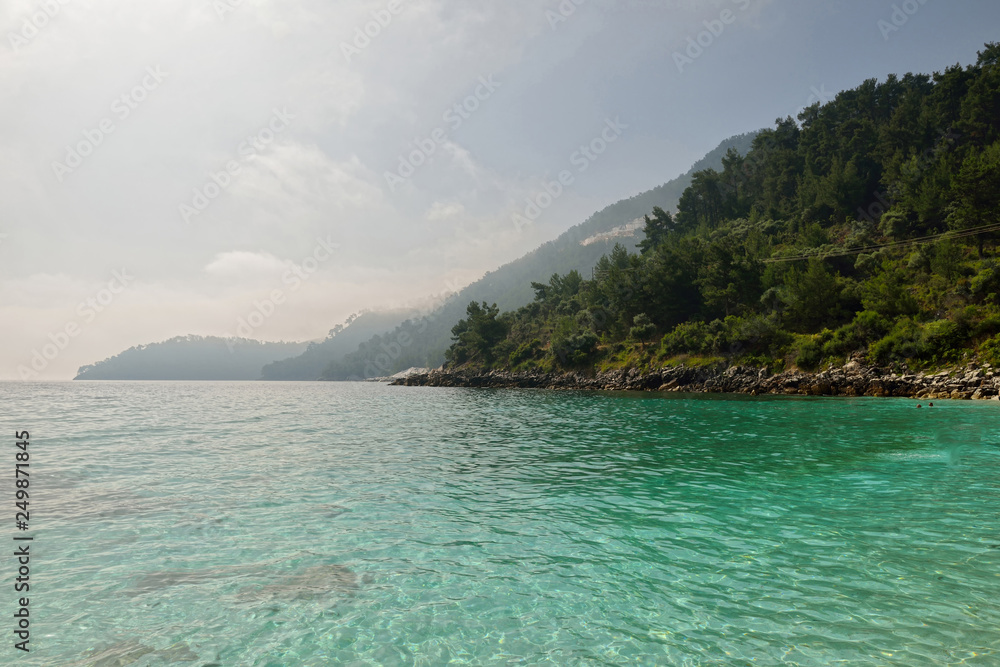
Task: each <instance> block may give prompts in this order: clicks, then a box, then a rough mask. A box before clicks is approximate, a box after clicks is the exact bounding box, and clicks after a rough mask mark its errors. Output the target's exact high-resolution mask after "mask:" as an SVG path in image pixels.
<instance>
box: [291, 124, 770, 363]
mask: <svg viewBox="0 0 1000 667" xmlns="http://www.w3.org/2000/svg"><path fill="white" fill-rule="evenodd" d="M754 136H755V133H748V134H741V135H737V136H734V137H730V138H729V139H726V140H725V141H723V142H722V143H721V144H719V146H718V147H716V148H715V149H714V150H712V152H710V153H709V154H708V155H706V156H705V157H703V158H702V159H701V160H699V161H698V162H697V163H696V164H695V165H694V166H693V167H692V168H691V169H690V170H689V171H688V172H687V173H686V174H683V175H681V176H679V177H677V178H675V179H673V180H671V181H669V182H668V183H664V184H663V185H660V186H658V187H656V188H653V189H652V190H648V191H646V192H643V193H640V194H637V195H635V196H633V197H630V198H628V199H623V200H621V201H618V202H616V203H614V204H611V205H610V206H607V207H605V208H604V209H602V210H600V211H598V212H597V213H594V214H593V215H592V216H590V218H588V219H587V220H586V221H584V222H583V223H581V224H579V225H576V226H574V227H572V228H571V229H569V230H567V231H566V232H564V233H563V234H562V235H560V236H559V237H558V238H557V239H555V240H553V241H550V242H548V243H545V244H543V245H542V246H540V247H539V248H537V249H536V250H533V251H532V252H530V253H528V254H527V255H525V256H524V257H521V258H520V259H517V260H515V261H513V262H511V263H509V264H505V265H504V266H502V267H500V268H499V269H497V270H496V271H492V272H490V273H488V274H486V275H485V276H484V277H483V278H482V279H480V280H478V281H476V282H475V283H473V284H471V285H469V286H468V287H466V288H465V289H463V290H461V292H459V293H458V294H457V295H456V296H454V297H453V298H451V299H449V300H448V301H447V302H445V303H444V304H442V305H441V307H439V308H437V309H436V310H434V311H433V312H432V313H430V314H429V315H428V316H426V317H423V318H414V319H413V320H411V321H408V322H405V323H403V324H402V325H400V326H399V327H397V328H396V329H395V330H393V331H388V332H387V333H384V334H382V335H380V336H373V337H371V338H370V339H369V340H367V341H366V342H365V343H363V344H362V345H360V346H359V347H358V348H357V349H356V350H354V351H353V352H352V353H351V354H348V355H346V356H344V357H343V358H342V359H333V358H331V359H329V362H328V363H327V364H324V365H323V366H321V367H319V370H322V371H323V374H322V377H323V378H324V379H329V380H344V379H352V378H362V377H376V376H385V375H391V374H393V373H396V372H398V371H401V370H405V369H407V368H410V367H412V366H422V367H437V366H439V365H441V363H442V362H443V361H444V352H445V350H446V349H447V348H448V346H449V345H450V344H451V328H452V326H454V324H455V322H457V321H458V320H459V319H460V318H461V317H462V316H463V315H464V314H465V304H467V303H468V302H469V301H470V300H472V301H489V302H491V303H493V302H495V303H497V304H499V305H500V307H501V308H507V309H510V308H518V307H520V306H522V305H524V304H526V303H529V302H530V301H531V299H532V298H533V292H532V290H531V287H530V285H531V282H532V281H536V280H545V279H547V277H548V276H549V275H551V274H552V272H554V271H555V272H568V271H573V270H576V271H587V272H588V273H589V270H590V268H591V267H593V266H594V264H595V263H596V262H597V261H598V259H600V257H601V256H603V255H604V254H606V253H608V252H609V251H610V250H611V248H613V247H614V244H615V243H616V242H617V241H621V242H623V243H624V244H625V245H626V246H627V247H634V246H635V243H636V242H637V241H638V240H639V238H638V237H635V238H628V237H626V238H620V239H604V240H596V241H595V242H593V243H589V244H587V245H582V242H583V241H585V240H587V239H590V238H591V237H593V236H594V235H596V234H599V233H602V232H609V231H611V230H613V229H615V228H616V227H620V226H622V225H626V224H627V223H629V222H632V221H633V220H636V219H638V218H641V217H642V216H643V214H645V213H647V212H649V211H650V210H651V209H652V208H653V207H654V206H659V207H662V208H665V209H668V210H673V209H674V208H675V207H676V206H677V202H678V201H679V199H680V196H681V194H682V193H683V192H684V190H685V189H686V188H687V187H688V186H689V185H690V184H691V179H692V178H693V176H694V174H695V173H696V172H698V171H700V170H703V169H707V168H709V167H721V165H722V158H723V157H724V156H725V155H726V153H727V152H728V151H729V150H735V151H737V152H739V153H740V154H745V153H746V152H747V151H748V150H749V149H750V145H751V143H752V142H753V139H754ZM306 368H309V369H310V370H312V369H313V368H314V367H313V366H309V365H307V364H303V369H304V370H305V369H306Z"/></svg>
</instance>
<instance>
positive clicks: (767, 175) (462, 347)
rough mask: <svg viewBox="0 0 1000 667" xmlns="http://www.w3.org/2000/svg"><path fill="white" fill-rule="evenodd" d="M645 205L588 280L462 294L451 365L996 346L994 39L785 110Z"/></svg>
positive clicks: (785, 360)
mask: <svg viewBox="0 0 1000 667" xmlns="http://www.w3.org/2000/svg"><path fill="white" fill-rule="evenodd" d="M650 210H651V213H650V215H649V216H648V217H647V218H646V225H645V239H644V240H643V242H642V243H641V244H640V245H639V247H638V248H637V251H636V252H629V250H628V249H627V248H625V247H622V246H619V247H616V248H615V249H614V250H613V251H612V252H611V253H610V254H608V255H607V256H605V257H602V258H601V259H600V260H599V261H598V262H597V265H596V268H595V272H594V278H593V279H586V278H587V277H588V275H587V273H581V272H576V271H573V272H568V273H566V274H564V275H553V276H552V277H551V279H549V280H548V282H545V283H542V282H533V283H532V284H531V287H532V288H533V290H534V292H535V298H534V301H533V302H532V303H530V304H528V305H527V306H524V307H521V308H519V309H517V310H516V311H512V312H503V313H501V310H502V308H501V307H500V306H498V305H496V304H493V305H488V303H484V302H482V301H488V300H479V299H477V300H475V302H473V303H471V304H469V305H468V306H467V309H466V316H465V319H463V320H461V321H460V322H459V323H458V324H457V325H456V326H455V327H454V329H453V330H452V333H453V340H454V344H453V345H452V347H451V348H450V349H449V351H448V359H449V363H450V365H452V366H455V367H458V366H462V365H467V366H474V367H481V368H509V369H516V370H531V369H541V370H552V369H558V368H565V369H570V368H573V369H587V368H591V369H593V368H608V367H615V366H618V367H621V366H635V367H648V366H650V365H669V364H677V363H681V362H685V363H688V364H690V363H705V364H708V363H713V364H714V363H736V362H740V363H742V362H746V363H752V364H756V365H768V366H771V367H784V366H788V365H795V366H798V367H800V368H803V369H813V368H816V367H818V366H820V365H822V364H826V363H834V362H838V363H839V362H843V361H845V360H846V359H847V358H848V357H851V356H860V355H864V356H865V357H866V358H867V359H868V360H869V361H870V362H872V363H877V364H882V365H888V364H900V365H903V364H905V365H909V366H911V367H912V366H933V365H946V364H950V363H955V362H959V361H962V360H968V359H972V358H976V359H978V360H980V361H983V362H989V363H993V364H996V363H1000V335H998V334H1000V307H998V302H997V295H998V293H1000V261H998V257H997V250H996V241H997V235H998V234H1000V46H998V45H996V44H988V45H987V46H986V48H985V49H984V50H983V51H982V52H981V53H980V54H979V59H978V61H977V63H976V64H975V65H972V66H969V67H965V68H963V67H961V66H958V65H956V66H953V67H951V68H948V69H946V70H945V71H943V72H940V73H936V74H934V75H923V74H907V75H906V76H903V77H896V76H891V77H889V78H888V79H887V80H886V81H884V82H882V83H879V82H878V81H876V80H869V81H865V82H864V83H863V84H862V85H861V86H859V87H857V88H856V89H854V90H849V91H845V92H842V93H840V94H839V95H838V96H837V97H836V99H835V100H834V101H832V102H830V103H828V104H826V105H822V106H821V105H819V104H817V105H814V106H812V107H810V108H808V109H805V110H804V111H803V112H802V113H801V114H800V115H799V116H798V119H797V120H796V119H793V118H785V119H779V120H778V121H777V122H776V125H775V127H774V128H773V129H770V130H766V131H764V132H761V133H760V134H758V135H757V137H756V138H755V139H754V141H753V147H752V150H751V151H750V152H749V153H748V154H747V155H745V156H743V155H740V154H739V153H738V152H736V151H732V152H729V153H728V154H727V155H726V156H725V158H724V159H723V160H722V165H721V168H720V169H718V170H715V169H706V170H703V171H699V172H698V173H696V174H694V175H693V178H692V181H691V185H690V186H689V187H688V188H687V189H686V190H685V191H684V193H683V195H682V196H681V197H680V202H679V204H678V208H677V212H676V214H673V215H672V214H671V213H670V212H669V211H668V210H664V209H663V208H662V207H661V208H656V209H652V208H651V209H650Z"/></svg>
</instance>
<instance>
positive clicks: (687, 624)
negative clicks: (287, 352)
mask: <svg viewBox="0 0 1000 667" xmlns="http://www.w3.org/2000/svg"><path fill="white" fill-rule="evenodd" d="M918 403H920V404H921V405H922V407H920V408H918V407H917V405H918ZM0 405H2V408H3V409H2V411H0V421H2V422H3V426H4V429H3V431H4V433H3V436H2V439H0V443H2V447H0V471H5V472H2V473H0V476H2V479H3V482H2V483H0V492H2V497H3V498H4V499H5V500H4V503H3V504H4V505H5V506H6V508H7V509H6V512H5V513H6V517H4V516H3V513H0V523H2V525H4V526H5V528H4V529H3V531H2V532H0V540H3V541H4V542H5V546H3V548H2V549H0V553H3V554H6V555H4V556H2V557H0V581H2V585H0V612H2V618H3V619H6V620H5V621H0V637H2V638H3V639H2V642H0V664H4V665H46V666H48V665H55V666H60V667H63V666H74V667H76V666H84V665H88V666H94V667H122V666H125V665H135V666H153V665H191V666H193V667H222V666H225V667H229V666H237V667H242V666H261V667H264V666H268V667H270V666H274V667H287V666H299V665H310V666H316V667H319V666H325V665H522V664H523V665H537V664H547V665H699V666H700V665H838V664H842V665H906V666H910V667H912V666H915V665H935V666H940V665H998V664H1000V403H996V402H988V401H982V402H971V401H941V402H935V404H934V406H933V407H931V406H928V405H927V404H926V402H919V401H916V400H912V399H884V398H883V399H879V398H807V397H748V396H727V395H685V394H655V393H642V394H629V393H611V392H580V391H546V390H517V389H509V390H506V389H505V390H490V389H459V388H430V387H395V386H389V385H386V384H379V383H336V382H331V383H279V382H274V383H264V382H220V383H213V382H200V383H185V382H62V383H2V384H0ZM25 431H27V432H28V434H27V435H26V436H25V434H24V433H23V432H25ZM18 434H21V435H20V436H18ZM25 441H27V443H28V444H27V445H24V446H21V447H19V446H18V444H17V443H18V442H25ZM19 452H26V453H27V457H24V456H22V457H20V459H18V456H17V455H18V453H19ZM18 462H22V463H27V464H28V466H22V468H21V470H22V475H21V476H20V477H16V475H17V472H16V470H17V468H16V464H17V463H18ZM24 472H27V473H28V474H27V476H24V474H23V473H24ZM18 480H28V484H27V485H25V484H18ZM18 490H23V491H26V495H27V496H28V497H27V498H24V497H23V496H24V495H25V494H22V502H23V501H24V500H26V501H27V502H28V503H29V504H28V505H26V506H22V507H21V508H17V507H16V506H15V504H16V502H18V500H17V497H16V494H17V491H18ZM23 509H27V510H28V512H27V514H28V516H27V517H24V516H22V517H20V519H18V518H17V517H16V513H17V512H20V511H22V510H23ZM25 518H27V521H25V520H24V519H25ZM18 520H20V521H21V525H20V526H19V525H18V524H17V521H18ZM19 538H30V539H19ZM25 545H27V547H25ZM25 548H27V549H28V553H29V554H30V556H29V557H28V558H27V560H28V563H27V564H26V565H24V566H23V567H26V568H27V569H28V570H29V572H28V573H27V574H25V573H24V572H23V570H22V569H21V568H22V565H21V562H22V561H21V560H20V559H22V558H23V557H18V556H16V555H15V554H17V553H19V552H20V553H23V550H24V549H25ZM19 577H20V578H23V579H24V581H21V582H20V583H23V584H27V586H28V589H27V590H26V591H24V590H22V591H20V592H18V591H16V590H15V586H16V585H17V583H18V579H19ZM22 598H25V599H26V603H25V600H22ZM22 610H27V612H24V611H22ZM15 614H20V616H16V615H15ZM25 614H27V616H25ZM23 621H26V626H25V623H24V622H23ZM19 632H21V633H26V635H27V643H26V644H22V646H21V648H18V647H17V646H16V645H17V644H18V643H19V642H23V641H25V640H24V637H25V635H24V634H20V635H19V634H18V633H19ZM23 648H27V649H28V650H27V651H24V650H22V649H23Z"/></svg>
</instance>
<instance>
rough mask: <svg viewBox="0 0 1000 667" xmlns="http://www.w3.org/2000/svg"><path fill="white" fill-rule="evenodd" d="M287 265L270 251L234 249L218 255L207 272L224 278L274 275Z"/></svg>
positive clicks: (207, 267)
mask: <svg viewBox="0 0 1000 667" xmlns="http://www.w3.org/2000/svg"><path fill="white" fill-rule="evenodd" d="M287 266H288V265H287V263H285V262H283V261H281V260H280V259H278V258H277V257H275V256H274V255H272V254H271V253H269V252H247V251H245V250H233V251H230V252H223V253H219V254H218V255H216V256H215V257H214V258H213V259H212V261H211V262H209V263H208V265H207V266H206V267H205V273H207V274H209V275H211V276H215V277H222V278H260V277H262V276H264V277H273V275H274V274H277V273H280V272H281V271H283V270H285V268H287Z"/></svg>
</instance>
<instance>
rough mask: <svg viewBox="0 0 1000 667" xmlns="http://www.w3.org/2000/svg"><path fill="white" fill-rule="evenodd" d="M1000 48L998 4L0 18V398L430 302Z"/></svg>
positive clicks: (46, 7)
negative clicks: (854, 100)
mask: <svg viewBox="0 0 1000 667" xmlns="http://www.w3.org/2000/svg"><path fill="white" fill-rule="evenodd" d="M880 22H881V23H880ZM998 27H1000V3H997V2H996V0H952V1H951V2H945V1H944V0H907V1H906V2H890V1H883V0H826V1H824V2H803V1H802V0H714V1H708V0H706V1H695V0H562V1H561V2H560V1H559V0H533V1H528V0H496V1H494V2H486V1H481V0H461V1H459V0H391V1H390V0H373V1H371V2H367V1H365V2H361V1H357V0H352V1H351V2H320V1H309V0H157V1H156V2H149V3H146V2H136V1H135V0H129V1H126V0H48V1H45V0H4V1H3V3H2V4H0V34H2V36H3V41H2V44H0V83H2V86H3V90H4V99H5V102H4V104H3V105H2V107H0V379H18V378H19V377H22V376H30V377H31V378H32V379H67V378H70V377H72V376H73V375H74V374H75V371H76V369H77V367H79V366H80V365H82V364H86V363H92V362H94V361H97V360H100V359H103V358H105V357H107V356H110V355H112V354H115V353H117V352H119V351H121V350H122V349H125V348H127V347H130V346H132V345H135V344H140V343H148V342H154V341H159V340H163V339H165V338H168V337H171V336H175V335H180V334H186V333H195V334H202V335H235V334H236V333H238V329H237V325H238V322H239V319H240V318H243V319H244V320H247V321H248V323H247V325H246V326H244V327H243V329H242V331H239V333H242V334H247V333H248V332H249V333H250V336H251V337H254V338H259V339H266V340H279V339H284V340H304V339H312V338H321V337H323V336H324V335H325V334H326V332H327V331H328V330H329V329H330V328H331V327H333V326H334V325H335V324H337V323H338V322H340V321H342V320H343V319H344V318H346V317H347V316H348V315H350V314H351V313H352V312H353V311H356V310H359V309H362V308H366V307H392V306H399V305H414V304H420V303H421V301H422V300H424V299H426V298H427V297H428V296H430V295H434V294H440V293H443V292H445V291H449V290H454V289H455V288H458V287H461V286H464V285H465V284H468V283H469V282H471V281H473V280H475V279H477V278H479V277H480V276H481V275H482V274H483V273H484V272H485V271H488V270H492V269H495V268H496V267H498V266H500V265H501V264H504V263H506V262H508V261H510V260H512V259H515V258H517V257H519V256H520V255H522V254H524V253H525V252H526V251H528V250H531V249H532V248H534V247H536V246H537V245H539V243H541V242H543V241H546V240H549V239H552V238H555V237H556V236H557V235H558V234H559V233H561V232H562V231H564V230H566V229H567V228H569V227H570V226H572V225H574V224H576V223H579V222H582V221H583V220H584V219H586V217H587V216H589V215H590V214H591V213H593V212H594V211H596V210H598V209H599V208H601V207H603V206H605V205H607V204H609V203H612V202H614V201H617V200H619V199H622V198H624V197H628V196H631V195H633V194H636V193H638V192H641V191H643V190H646V189H649V188H651V187H654V186H656V185H659V184H660V183H663V182H665V181H667V180H669V179H671V178H673V177H674V176H676V175H678V174H679V173H682V172H684V171H686V170H687V169H688V168H689V166H690V165H691V163H692V162H693V161H694V160H696V159H698V158H699V157H701V156H702V155H704V154H705V153H706V152H707V151H709V150H710V149H712V148H713V147H715V146H716V145H717V144H718V142H719V141H720V140H722V139H724V138H725V137H727V136H730V135H733V134H736V133H740V132H745V131H749V130H753V129H756V128H760V127H763V126H769V125H771V124H772V123H773V121H774V119H775V118H777V117H779V116H786V115H789V114H792V115H794V114H795V113H797V111H798V110H799V109H801V108H802V107H803V106H806V105H807V104H809V103H811V102H813V101H816V99H819V98H828V97H829V96H832V95H833V94H834V93H835V92H836V91H839V90H842V89H844V88H850V87H854V86H856V85H858V84H860V83H861V82H862V81H863V80H864V79H866V78H872V77H878V78H880V79H881V78H884V77H885V75H886V74H888V73H891V72H898V73H905V72H908V71H916V72H931V71H935V70H941V69H943V68H944V67H947V66H949V65H952V64H955V63H962V64H963V65H964V64H968V63H971V62H973V61H974V60H975V54H976V51H977V50H978V49H980V48H981V47H982V45H983V44H984V43H985V42H987V41H991V40H996V39H997V28H998ZM366 32H367V34H366ZM698 42H700V43H701V44H700V45H698ZM692 44H695V46H692ZM456 105H457V107H456ZM586 146H591V147H592V149H588V151H587V152H582V151H581V150H580V149H581V147H586ZM599 151H600V154H598V152H599ZM411 171H412V173H411ZM563 171H567V172H569V174H570V175H571V177H572V182H571V183H570V184H569V185H568V186H565V187H564V188H563V191H562V192H561V193H559V194H558V195H557V196H555V197H554V198H553V200H552V201H551V203H549V201H548V200H546V199H545V198H544V197H542V200H541V201H542V202H543V203H545V204H549V205H548V206H547V207H546V208H545V209H544V210H541V213H540V215H538V216H537V218H536V219H535V220H533V221H532V223H531V224H529V225H525V224H521V223H515V222H514V218H513V216H514V215H515V214H521V215H524V214H525V212H526V211H525V209H526V207H527V205H528V204H527V202H526V198H535V199H537V198H538V196H539V195H540V194H542V193H544V192H545V183H546V182H549V183H551V182H552V181H554V180H555V179H556V178H557V177H558V175H559V173H560V172H563ZM387 174H388V175H387ZM549 187H550V189H553V190H555V188H553V186H551V185H550V186H549ZM528 212H531V211H528ZM255 311H262V312H263V314H260V315H256V316H251V313H252V312H255ZM250 325H256V326H250ZM46 346H47V347H46ZM46 357H51V358H46ZM33 359H34V368H32V360H33ZM19 367H20V368H21V369H22V370H21V372H19ZM27 369H31V371H32V372H31V373H26V372H25V371H26V370H27ZM38 369H40V371H38V372H36V371H37V370H38Z"/></svg>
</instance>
